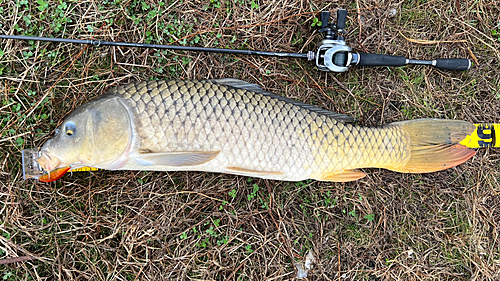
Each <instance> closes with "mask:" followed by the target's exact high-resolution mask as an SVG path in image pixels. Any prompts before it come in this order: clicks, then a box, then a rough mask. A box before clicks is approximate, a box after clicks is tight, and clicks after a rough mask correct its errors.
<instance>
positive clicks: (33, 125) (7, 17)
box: [0, 0, 500, 280]
mask: <svg viewBox="0 0 500 281" xmlns="http://www.w3.org/2000/svg"><path fill="white" fill-rule="evenodd" d="M120 2H121V4H120V5H117V6H115V5H113V4H112V3H110V4H103V3H101V2H98V1H79V2H67V1H53V0H50V1H47V3H48V4H49V5H48V7H47V8H46V10H45V11H43V12H40V10H39V9H38V6H39V4H37V2H36V1H31V2H30V3H24V2H23V1H21V2H19V1H3V2H1V3H0V9H3V12H2V11H0V24H1V25H0V33H2V34H13V33H15V34H24V33H28V34H33V35H45V36H53V37H67V38H98V39H103V40H109V41H111V40H115V41H129V42H145V41H146V40H148V37H151V39H152V40H153V41H152V42H156V41H155V40H157V38H159V37H164V38H165V41H162V42H167V39H168V38H174V39H175V40H177V39H179V40H182V38H187V42H186V44H187V45H198V46H209V47H225V46H227V47H229V48H242V49H255V50H261V49H262V50H270V51H284V52H297V51H300V52H305V51H308V50H313V49H314V48H315V44H316V42H318V41H319V40H320V39H321V37H320V36H319V35H318V34H317V30H316V29H314V28H312V27H311V24H312V18H313V17H315V16H316V13H315V11H319V10H331V11H333V12H334V11H335V10H336V9H337V8H339V7H344V8H348V9H349V18H348V22H347V28H348V30H349V34H348V36H347V41H348V43H349V44H350V45H351V46H352V47H354V48H355V49H357V50H360V51H368V52H378V53H384V54H395V55H404V56H407V57H411V58H423V59H431V58H439V57H447V58H449V57H466V58H470V59H474V60H476V65H475V66H474V67H473V68H472V69H471V70H470V71H468V72H466V73H456V72H442V71H437V70H435V69H430V68H426V67H415V66H412V67H403V68H397V69H395V68H393V69H389V68H378V69H369V68H352V69H351V70H350V71H349V72H347V73H343V74H332V73H320V72H318V71H316V70H315V69H314V67H313V65H312V64H311V63H309V62H307V61H299V60H291V59H276V58H262V57H235V56H230V55H220V54H202V53H199V54H196V53H183V52H175V53H168V52H167V53H163V52H155V51H153V50H144V49H127V48H108V47H101V48H92V47H85V46H76V45H68V44H49V43H41V42H35V43H33V44H30V43H28V42H24V41H11V40H9V41H7V40H2V41H1V42H0V49H2V50H3V52H4V55H3V56H2V57H1V58H0V70H1V74H0V79H1V80H0V97H1V101H2V104H1V105H0V122H1V125H0V126H1V127H0V132H1V135H0V146H1V149H0V179H1V180H0V202H1V203H0V230H1V231H0V232H1V233H2V235H0V259H8V258H15V257H31V260H27V261H26V260H25V261H17V262H14V263H10V264H8V265H0V272H1V273H0V278H3V279H4V280H53V279H61V280H85V279H93V280H114V279H117V280H162V279H163V280H171V279H177V280H186V279H189V280H226V279H228V280H233V279H235V280H264V279H265V280H285V279H293V277H294V276H295V269H294V262H298V261H301V259H302V258H303V257H304V256H305V255H306V254H307V252H308V251H309V250H312V252H313V254H314V255H315V257H316V259H317V260H318V263H317V265H316V266H315V268H314V271H313V272H312V273H310V280H394V279H396V280H498V279H499V278H500V265H499V263H500V250H499V246H500V245H499V240H498V239H499V236H498V234H499V222H498V221H499V219H500V213H499V212H500V197H499V192H500V184H499V182H498V179H499V178H500V172H499V171H498V168H499V165H498V161H499V155H498V152H497V150H495V149H484V150H481V151H479V152H478V154H477V155H476V156H475V157H474V158H473V159H471V160H470V161H468V162H467V163H465V164H463V165H461V166H459V167H456V168H453V169H450V170H447V171H443V172H439V173H432V174H425V175H406V174H398V173H395V172H390V171H386V170H379V169H368V170H366V171H367V172H368V174H369V175H368V176H367V177H366V178H364V179H362V180H360V181H357V182H353V183H347V184H332V183H324V182H315V181H311V182H309V181H308V182H303V183H290V182H277V181H267V180H258V179H248V178H245V177H238V176H232V175H221V174H207V173H195V172H190V173H180V172H179V173H146V172H111V171H103V172H96V173H78V174H76V173H75V174H74V175H72V176H65V177H64V178H63V179H62V180H59V181H57V182H56V183H52V184H42V183H38V182H34V181H24V180H23V179H22V171H21V169H20V165H21V164H20V163H21V155H20V151H21V149H23V148H31V147H35V146H39V145H41V144H42V143H43V142H44V141H45V140H47V139H48V138H49V137H50V136H51V132H52V131H53V130H54V129H55V127H56V125H57V124H59V122H60V121H61V119H62V118H63V117H64V116H65V115H66V114H68V113H69V112H70V111H71V110H72V109H74V108H75V107H77V106H78V105H80V104H82V103H84V102H86V101H88V100H89V99H91V98H92V97H95V96H98V95H100V94H101V93H102V92H103V91H104V90H106V89H107V88H109V87H113V86H116V85H121V84H124V83H126V82H128V81H132V80H141V79H150V78H153V77H155V78H162V79H170V78H196V79H206V78H228V77H231V78H238V79H243V80H247V81H250V82H253V83H257V84H259V85H262V86H263V88H265V89H267V90H269V91H272V92H275V93H278V94H281V95H284V96H288V97H291V98H295V99H298V100H301V101H304V102H307V103H313V104H316V105H318V106H321V107H323V108H327V109H330V110H333V111H337V112H342V113H347V114H350V115H353V116H355V117H357V118H358V119H359V120H360V123H361V124H363V125H381V124H387V123H390V122H394V121H401V120H407V119H414V118H419V117H439V118H454V119H462V120H467V121H472V122H500V118H499V115H498V112H499V111H500V101H499V98H500V78H499V77H500V75H499V74H500V67H499V63H500V54H499V50H500V42H499V40H498V39H499V36H498V35H496V34H495V32H493V30H495V31H496V32H497V33H499V34H500V4H498V2H497V1H484V0H478V1H472V0H470V1H444V0H434V1H423V0H421V1H416V0H411V1H386V0H381V1H374V0H357V1H352V2H351V1H312V2H311V1H296V0H286V1H274V0H270V1H262V0H259V1H255V2H256V3H258V4H259V7H258V8H255V9H252V7H251V1H246V0H241V1H239V2H238V3H237V4H233V3H232V2H230V1H228V2H224V1H222V2H221V1H218V0H215V1H213V2H212V1H205V2H209V3H208V4H207V3H203V1H202V2H199V1H192V0H187V1H173V2H169V3H165V5H163V6H161V13H159V14H157V15H153V14H150V15H151V18H150V19H148V18H147V15H148V13H150V12H151V11H152V10H155V9H156V7H159V3H158V2H157V1H152V0H151V1H150V0H126V1H120ZM210 2H211V3H210ZM62 3H65V6H64V5H63V4H62ZM58 5H61V6H60V8H58V7H57V6H58ZM143 5H144V6H143ZM219 5H220V6H219ZM146 6H148V7H146ZM143 7H144V9H143ZM392 7H394V8H396V9H397V11H398V13H397V15H396V16H394V17H389V12H388V11H389V9H390V8H392ZM57 9H59V11H57ZM40 15H43V16H45V18H44V19H40ZM28 16H31V18H29V17H28ZM64 17H66V18H67V19H68V20H71V21H68V22H67V23H62V24H61V27H60V28H59V29H60V30H59V31H56V28H57V26H56V25H55V24H56V23H57V22H62V21H63V18H64ZM110 19H113V22H112V23H111V22H110ZM161 24H165V26H162V25H161ZM168 24H171V25H172V28H170V27H169V26H167V25H168ZM16 29H19V30H16ZM165 29H169V30H170V31H171V32H172V33H173V34H171V35H167V34H162V31H163V30H165ZM149 33H151V34H149ZM218 34H220V35H219V36H218ZM405 37H406V38H408V39H405ZM191 40H197V43H195V42H191ZM415 40H426V41H437V42H427V43H430V44H422V42H420V43H417V42H416V41H415ZM445 41H452V42H445ZM424 43H425V42H424ZM23 52H26V53H24V54H23ZM29 52H31V53H32V54H31V55H30V54H29ZM49 52H53V53H49ZM49 54H50V55H49ZM44 97H46V98H47V99H46V101H43V98H44ZM43 114H45V116H44V115H43ZM254 186H258V187H259V190H258V191H256V190H255V189H254ZM252 194H254V195H255V197H254V198H250V200H249V197H248V195H252ZM250 197H251V196H250ZM367 215H368V216H367ZM372 215H373V221H370V220H369V219H367V218H371V217H370V216H372ZM365 216H366V217H365ZM4 261H8V260H4Z"/></svg>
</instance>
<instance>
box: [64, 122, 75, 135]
mask: <svg viewBox="0 0 500 281" xmlns="http://www.w3.org/2000/svg"><path fill="white" fill-rule="evenodd" d="M64 132H65V134H66V136H68V137H71V136H73V135H74V134H76V125H75V123H73V122H71V121H70V122H68V123H66V125H64Z"/></svg>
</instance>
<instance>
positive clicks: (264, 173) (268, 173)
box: [226, 167, 283, 177]
mask: <svg viewBox="0 0 500 281" xmlns="http://www.w3.org/2000/svg"><path fill="white" fill-rule="evenodd" d="M226 171H227V172H228V173H234V174H239V175H244V176H249V177H263V176H281V175H283V173H282V172H275V171H256V170H250V169H245V168H240V167H227V168H226Z"/></svg>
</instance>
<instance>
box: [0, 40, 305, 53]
mask: <svg viewBox="0 0 500 281" xmlns="http://www.w3.org/2000/svg"><path fill="white" fill-rule="evenodd" d="M0 39H17V40H31V41H44V42H57V43H71V44H85V45H93V46H120V47H136V48H149V49H166V50H177V51H191V52H209V53H225V54H235V55H258V56H270V57H287V58H303V59H307V54H300V53H280V52H265V51H251V50H233V49H222V48H205V47H189V46H176V45H159V44H141V43H128V42H110V41H101V40H81V39H64V38H49V37H35V36H19V35H0Z"/></svg>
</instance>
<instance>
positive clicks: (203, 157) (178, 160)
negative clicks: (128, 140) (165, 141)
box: [140, 151, 220, 167]
mask: <svg viewBox="0 0 500 281" xmlns="http://www.w3.org/2000/svg"><path fill="white" fill-rule="evenodd" d="M219 152H220V151H208V152H205V151H171V152H145V153H141V155H140V162H141V163H143V164H144V165H165V166H178V167H180V166H196V165H201V164H204V163H206V162H208V161H210V160H212V159H214V158H215V156H217V154H219Z"/></svg>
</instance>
